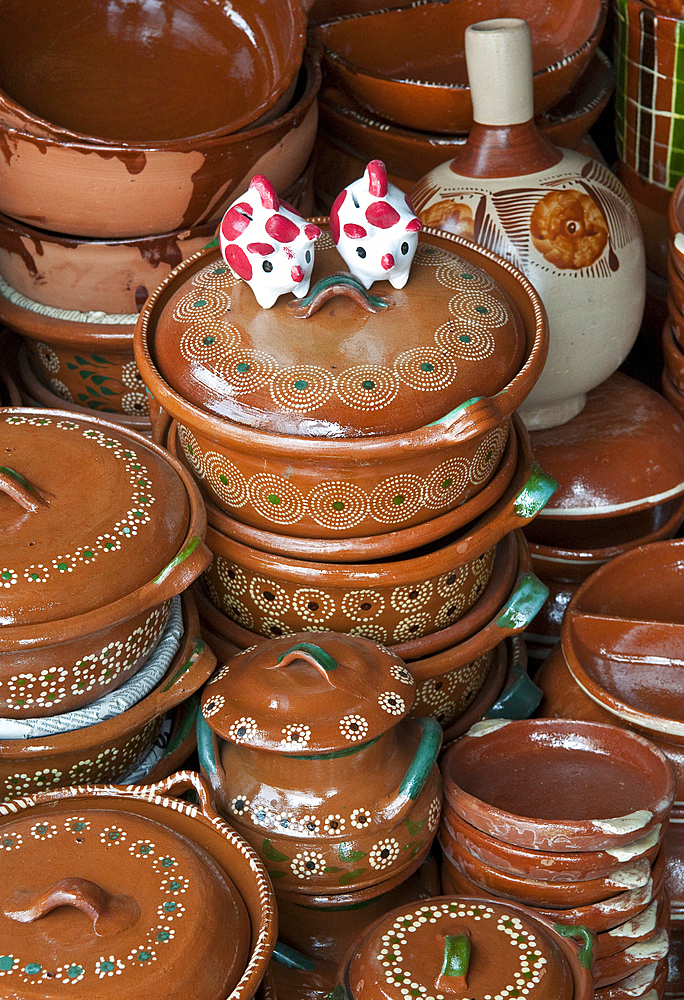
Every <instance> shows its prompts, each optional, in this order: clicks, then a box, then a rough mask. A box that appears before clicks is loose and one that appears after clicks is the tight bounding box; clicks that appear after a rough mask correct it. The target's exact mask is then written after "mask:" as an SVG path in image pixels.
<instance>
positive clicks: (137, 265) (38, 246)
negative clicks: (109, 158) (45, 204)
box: [0, 215, 216, 318]
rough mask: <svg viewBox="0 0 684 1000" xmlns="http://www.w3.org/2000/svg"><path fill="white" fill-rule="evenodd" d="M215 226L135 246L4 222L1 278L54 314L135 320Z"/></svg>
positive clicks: (0, 221)
mask: <svg viewBox="0 0 684 1000" xmlns="http://www.w3.org/2000/svg"><path fill="white" fill-rule="evenodd" d="M215 230H216V224H215V223H212V222H210V223H204V224H203V225H201V226H195V227H192V228H189V229H181V230H176V232H173V233H168V232H167V233H164V234H163V235H160V236H147V237H143V238H142V239H135V240H105V239H85V238H82V237H77V236H60V235H59V234H58V233H50V232H46V231H44V230H42V229H36V228H35V227H33V226H30V225H27V224H26V223H23V222H17V221H16V220H15V219H10V218H9V217H8V216H6V215H4V216H0V277H2V279H3V280H4V281H5V283H6V284H7V285H8V286H9V287H10V288H12V289H13V290H14V291H15V292H19V294H20V295H25V296H26V297H27V298H28V299H30V300H31V301H33V302H39V303H40V304H41V305H46V306H51V307H52V308H53V309H55V310H66V311H68V310H76V311H78V312H85V313H88V312H102V313H107V314H109V317H110V318H111V316H115V315H118V314H123V315H131V316H132V315H134V314H135V313H138V312H139V311H140V309H141V308H142V305H143V303H144V302H145V300H146V299H147V296H148V295H149V293H150V292H152V291H154V289H155V288H156V287H157V285H158V284H159V283H160V281H161V280H162V278H165V277H166V275H167V274H168V273H169V271H171V270H172V269H173V268H174V267H176V265H177V264H180V262H181V261H182V260H186V259H187V258H188V257H190V256H192V254H193V253H196V251H197V250H201V249H202V247H204V246H206V245H207V243H209V242H210V241H211V240H212V238H213V236H214V233H215Z"/></svg>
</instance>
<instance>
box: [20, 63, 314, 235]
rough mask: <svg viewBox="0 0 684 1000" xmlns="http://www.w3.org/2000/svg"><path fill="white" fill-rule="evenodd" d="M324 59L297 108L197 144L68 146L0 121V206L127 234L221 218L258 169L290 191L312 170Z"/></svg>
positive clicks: (78, 227)
mask: <svg viewBox="0 0 684 1000" xmlns="http://www.w3.org/2000/svg"><path fill="white" fill-rule="evenodd" d="M320 82H321V75H320V67H319V65H318V57H317V56H316V55H315V54H312V53H311V52H308V53H307V54H306V55H305V58H304V64H303V69H302V72H301V75H300V80H299V82H298V85H297V90H296V91H295V95H294V98H293V104H292V107H291V108H290V109H289V110H287V111H285V112H284V114H282V115H280V117H278V118H276V119H275V120H274V121H272V122H268V123H267V124H265V125H260V126H259V127H257V128H249V129H246V130H245V131H243V132H235V133H233V134H231V135H226V136H219V137H216V138H209V139H200V140H197V141H193V144H192V145H193V148H192V149H190V150H187V149H183V148H174V147H173V145H172V146H170V147H169V148H165V149H154V148H150V147H145V148H142V149H141V148H136V149H130V148H127V147H126V146H108V145H99V146H98V145H97V144H96V143H83V142H81V143H78V142H68V143H67V142H59V141H57V140H54V139H48V138H44V137H36V136H33V135H31V134H30V133H29V132H27V131H25V130H20V129H13V128H7V127H6V128H3V127H2V126H1V125H0V135H1V136H2V142H3V147H4V148H5V149H6V151H7V152H6V155H5V156H3V157H2V159H1V162H0V211H2V212H3V213H5V214H6V215H8V216H10V217H11V218H13V219H17V220H19V221H21V222H28V223H29V225H32V226H38V227H40V228H41V229H46V230H50V231H52V232H58V233H68V234H70V235H75V234H78V235H80V236H91V237H95V238H96V239H109V238H111V239H119V238H124V239H125V238H130V237H139V236H147V235H154V234H157V233H166V232H173V231H175V230H178V229H186V228H189V227H193V226H199V225H202V224H204V223H208V222H213V221H218V220H219V219H220V218H221V217H222V215H223V213H224V212H225V211H226V209H227V208H228V206H229V205H230V203H231V202H232V201H233V200H234V199H235V197H236V196H237V195H238V194H240V193H241V192H242V191H244V190H246V188H247V185H248V184H249V180H250V178H251V177H252V175H253V174H255V173H267V174H268V175H269V176H270V178H271V180H272V182H273V184H274V186H275V187H276V189H277V190H279V191H284V190H285V189H286V188H288V187H289V186H290V184H292V183H293V182H294V181H295V180H296V179H297V178H298V177H299V176H300V174H301V173H302V171H303V170H304V168H305V167H306V164H307V161H308V159H309V156H310V155H311V150H312V148H313V141H314V137H315V134H316V123H317V108H316V104H315V99H316V94H317V93H318V89H319V87H320Z"/></svg>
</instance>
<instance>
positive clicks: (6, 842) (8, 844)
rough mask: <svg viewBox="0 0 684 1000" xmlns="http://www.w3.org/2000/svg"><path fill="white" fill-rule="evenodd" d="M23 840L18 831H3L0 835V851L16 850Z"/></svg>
mask: <svg viewBox="0 0 684 1000" xmlns="http://www.w3.org/2000/svg"><path fill="white" fill-rule="evenodd" d="M22 842H23V837H22V836H21V834H20V833H14V831H12V832H11V833H3V835H2V836H1V837H0V851H18V850H19V848H20V847H21V845H22Z"/></svg>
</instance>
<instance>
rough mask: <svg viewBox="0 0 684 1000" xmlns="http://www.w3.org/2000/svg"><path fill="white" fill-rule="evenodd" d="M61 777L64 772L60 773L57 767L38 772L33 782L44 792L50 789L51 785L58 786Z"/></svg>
mask: <svg viewBox="0 0 684 1000" xmlns="http://www.w3.org/2000/svg"><path fill="white" fill-rule="evenodd" d="M61 777H62V772H61V771H58V770H57V768H56V767H46V768H45V769H44V770H41V771H36V773H35V774H34V776H33V780H34V782H35V785H36V787H37V788H39V789H41V790H43V789H45V788H49V787H50V785H58V784H59V780H60V778H61Z"/></svg>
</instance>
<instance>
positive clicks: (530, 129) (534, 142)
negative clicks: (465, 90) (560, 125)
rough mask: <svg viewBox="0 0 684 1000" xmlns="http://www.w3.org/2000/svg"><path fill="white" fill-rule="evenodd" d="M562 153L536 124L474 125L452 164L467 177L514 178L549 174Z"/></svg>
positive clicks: (458, 172) (455, 171)
mask: <svg viewBox="0 0 684 1000" xmlns="http://www.w3.org/2000/svg"><path fill="white" fill-rule="evenodd" d="M562 159H563V153H562V152H561V150H560V149H559V148H558V147H557V146H554V145H552V144H551V143H550V142H549V141H548V139H545V138H544V136H543V135H542V134H541V132H540V131H539V129H538V128H537V126H536V125H535V123H534V121H529V122H523V123H522V124H521V125H500V126H494V125H480V124H479V123H478V122H475V124H474V125H473V127H472V129H471V132H470V136H469V141H468V142H467V143H466V144H465V145H464V146H463V148H462V149H460V150H459V151H458V152H457V153H456V156H455V157H454V159H453V160H452V161H451V163H450V164H449V167H450V169H451V170H452V171H453V172H454V173H455V174H460V175H462V176H465V177H512V176H520V177H522V176H524V175H525V174H535V173H539V172H541V171H542V170H548V168H549V167H553V166H555V165H556V164H557V163H560V161H561V160H562Z"/></svg>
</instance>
